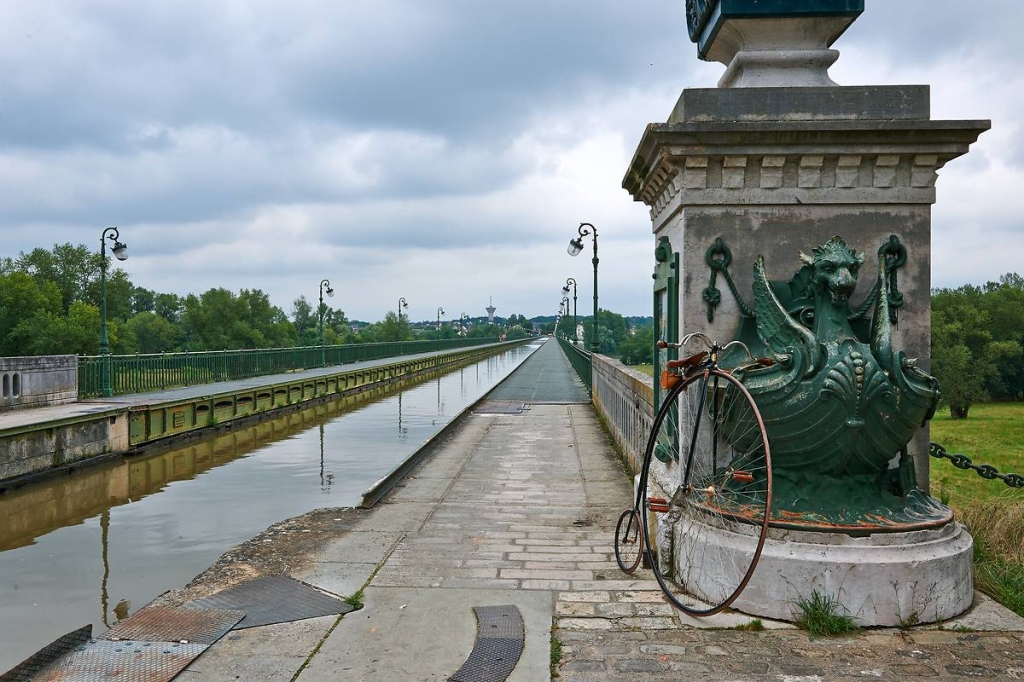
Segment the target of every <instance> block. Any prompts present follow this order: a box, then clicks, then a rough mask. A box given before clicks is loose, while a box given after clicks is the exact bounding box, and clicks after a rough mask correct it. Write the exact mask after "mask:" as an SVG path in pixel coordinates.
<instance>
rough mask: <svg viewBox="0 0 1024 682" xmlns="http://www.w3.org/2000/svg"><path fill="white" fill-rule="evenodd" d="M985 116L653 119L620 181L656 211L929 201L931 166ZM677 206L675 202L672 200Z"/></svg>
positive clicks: (953, 152)
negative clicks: (684, 206) (957, 118)
mask: <svg viewBox="0 0 1024 682" xmlns="http://www.w3.org/2000/svg"><path fill="white" fill-rule="evenodd" d="M989 127H990V124H989V122H988V121H916V122H878V121H872V122H857V121H853V122H839V123H837V122H828V123H823V122H789V123H787V124H785V126H784V127H782V126H780V125H779V124H777V123H775V124H761V123H749V124H744V123H729V124H651V125H649V126H648V128H647V131H646V132H645V134H644V138H643V140H641V143H640V146H639V148H638V149H637V152H636V154H635V155H634V158H633V163H632V165H631V167H630V171H629V173H627V174H626V177H625V178H624V179H623V187H624V188H625V189H626V190H627V191H629V192H630V194H632V195H633V198H634V199H635V200H637V201H642V202H644V203H645V204H647V205H648V206H650V207H651V210H652V216H654V215H658V214H660V213H661V212H662V211H663V210H664V209H665V208H666V207H667V206H668V205H669V204H670V203H672V202H673V201H675V200H676V198H677V195H679V193H680V192H683V193H684V195H685V197H684V198H685V202H684V203H695V204H713V203H724V204H737V203H745V204H754V203H772V204H774V203H801V202H805V201H806V202H810V203H840V202H850V203H863V202H873V201H879V200H881V199H882V197H881V196H880V194H882V193H885V192H889V193H890V194H892V193H894V192H897V191H903V194H902V195H901V196H898V197H897V196H892V197H890V198H888V199H887V200H891V201H894V202H896V203H930V202H931V201H934V186H935V181H936V178H937V175H936V173H937V171H938V170H939V169H940V168H942V166H943V165H945V164H946V163H947V162H948V161H950V160H951V159H954V158H956V157H958V156H960V155H962V154H965V153H966V152H967V150H968V148H969V147H970V145H971V143H973V142H974V141H975V140H976V139H977V137H978V135H980V134H981V133H982V132H984V131H985V130H987V129H988V128H989ZM677 203H678V202H677Z"/></svg>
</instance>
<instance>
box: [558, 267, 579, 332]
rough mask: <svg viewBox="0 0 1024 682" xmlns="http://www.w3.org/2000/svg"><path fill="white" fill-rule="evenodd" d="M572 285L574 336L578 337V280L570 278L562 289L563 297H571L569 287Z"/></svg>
mask: <svg viewBox="0 0 1024 682" xmlns="http://www.w3.org/2000/svg"><path fill="white" fill-rule="evenodd" d="M570 284H571V285H572V335H573V336H576V314H577V312H578V310H577V308H576V280H575V279H573V278H572V277H570V278H568V279H567V280H565V286H564V287H562V295H563V296H568V295H569V285H570ZM573 345H576V342H575V340H574V341H573Z"/></svg>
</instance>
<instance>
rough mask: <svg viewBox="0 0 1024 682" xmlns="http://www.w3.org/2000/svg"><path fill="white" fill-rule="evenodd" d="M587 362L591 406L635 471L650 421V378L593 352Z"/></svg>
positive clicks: (639, 460) (651, 392) (651, 388)
mask: <svg viewBox="0 0 1024 682" xmlns="http://www.w3.org/2000/svg"><path fill="white" fill-rule="evenodd" d="M591 362H592V363H593V382H594V387H593V395H594V408H595V409H596V410H597V412H598V414H600V415H601V417H602V418H603V419H604V421H605V424H606V425H607V426H608V429H609V430H610V431H611V432H612V437H613V438H614V439H615V442H616V444H617V445H618V446H619V450H620V451H621V452H622V454H623V455H624V456H625V458H626V461H627V463H628V465H629V468H630V470H631V472H632V473H634V474H636V473H639V471H640V466H641V464H642V460H643V455H644V448H645V447H646V446H647V436H648V434H649V433H650V432H651V424H652V423H653V422H654V387H653V383H652V379H651V377H649V376H647V375H645V374H642V373H640V372H638V371H636V370H635V369H630V368H628V367H626V366H625V365H623V364H622V363H621V362H618V361H617V360H613V359H612V358H608V357H605V356H603V355H597V354H596V353H595V354H594V355H592V356H591Z"/></svg>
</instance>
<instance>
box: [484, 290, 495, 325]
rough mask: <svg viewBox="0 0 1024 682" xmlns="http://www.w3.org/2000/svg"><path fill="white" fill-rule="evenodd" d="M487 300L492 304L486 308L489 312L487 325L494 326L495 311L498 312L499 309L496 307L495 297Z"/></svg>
mask: <svg viewBox="0 0 1024 682" xmlns="http://www.w3.org/2000/svg"><path fill="white" fill-rule="evenodd" d="M487 300H489V301H490V302H491V304H490V305H489V306H487V308H486V310H487V324H494V311H495V310H497V308H495V307H494V298H493V297H489V298H488V299H487Z"/></svg>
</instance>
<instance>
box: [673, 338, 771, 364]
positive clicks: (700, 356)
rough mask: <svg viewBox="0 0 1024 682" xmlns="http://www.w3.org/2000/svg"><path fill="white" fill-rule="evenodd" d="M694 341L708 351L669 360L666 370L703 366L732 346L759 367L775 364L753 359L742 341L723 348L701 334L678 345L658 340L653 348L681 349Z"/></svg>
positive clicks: (763, 358)
mask: <svg viewBox="0 0 1024 682" xmlns="http://www.w3.org/2000/svg"><path fill="white" fill-rule="evenodd" d="M694 339H696V340H698V341H700V342H702V343H703V344H704V345H705V346H706V347H707V349H708V350H705V351H701V352H699V353H696V354H694V355H691V356H690V357H688V358H684V359H682V360H669V361H668V362H666V363H665V367H666V368H668V369H679V368H680V367H695V366H697V365H701V364H703V363H704V362H707V360H708V359H709V358H710V357H711V354H712V353H715V354H720V353H723V352H725V351H727V350H729V349H730V348H732V347H733V346H739V347H740V348H742V349H743V350H744V351H745V352H746V354H747V357H748V358H750V360H751V362H753V363H754V364H756V365H758V366H760V367H771V366H772V365H774V364H775V360H773V359H772V358H768V357H760V358H755V357H754V356H753V354H752V353H751V352H750V349H749V348H747V344H745V343H743V342H742V341H730V342H729V343H727V344H725V345H724V346H719V345H718V343H716V342H715V341H713V340H712V339H711V337H709V336H707V335H706V334H703V333H701V332H693V333H692V334H687V335H686V336H684V337H683V340H682V341H680V342H679V343H669V342H667V341H661V340H659V341H658V342H657V343H656V344H655V346H657V347H658V348H660V349H662V350H664V349H666V348H682V347H683V346H685V345H686V344H688V343H690V342H691V341H693V340H694Z"/></svg>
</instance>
